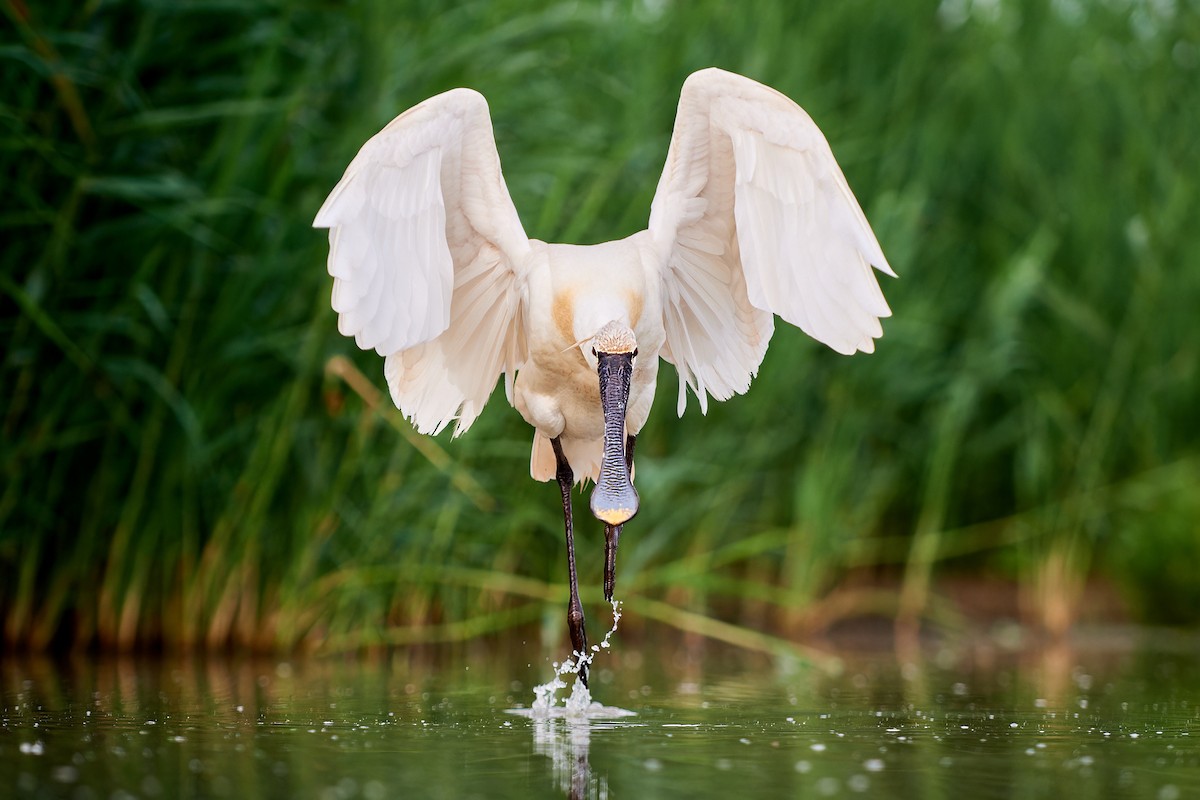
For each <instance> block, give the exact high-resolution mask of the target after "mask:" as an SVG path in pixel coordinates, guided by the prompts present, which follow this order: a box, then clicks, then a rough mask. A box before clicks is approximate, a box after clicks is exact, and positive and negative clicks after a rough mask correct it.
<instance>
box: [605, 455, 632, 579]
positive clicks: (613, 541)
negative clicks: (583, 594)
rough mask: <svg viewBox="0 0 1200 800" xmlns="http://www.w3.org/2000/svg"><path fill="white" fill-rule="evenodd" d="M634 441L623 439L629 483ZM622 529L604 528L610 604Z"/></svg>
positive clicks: (608, 526)
mask: <svg viewBox="0 0 1200 800" xmlns="http://www.w3.org/2000/svg"><path fill="white" fill-rule="evenodd" d="M636 441H637V436H635V435H634V434H632V433H631V434H629V435H628V436H626V437H625V472H627V473H628V474H629V479H630V482H632V481H633V445H634V443H635V442H636ZM623 527H625V526H624V525H607V524H606V525H605V526H604V599H605V600H607V601H608V602H610V603H611V602H612V599H613V585H614V584H615V583H616V577H617V545H618V544H619V543H620V541H621V528H623Z"/></svg>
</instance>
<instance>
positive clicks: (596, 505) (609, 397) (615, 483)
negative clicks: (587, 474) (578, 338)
mask: <svg viewBox="0 0 1200 800" xmlns="http://www.w3.org/2000/svg"><path fill="white" fill-rule="evenodd" d="M597 358H598V359H599V362H600V363H599V367H598V371H599V373H600V405H601V407H602V409H603V411H604V460H603V461H602V462H601V464H600V479H599V480H597V481H596V488H595V489H594V490H593V491H592V500H591V506H592V514H594V515H595V516H596V519H599V520H601V521H602V522H605V523H607V524H609V525H622V524H624V523H625V522H628V521H629V520H631V519H633V515H634V514H636V513H637V511H638V494H637V490H635V489H634V488H633V484H632V483H631V482H630V481H629V472H628V468H627V467H626V465H625V406H626V405H628V403H629V383H630V381H631V380H632V379H633V354H632V353H597Z"/></svg>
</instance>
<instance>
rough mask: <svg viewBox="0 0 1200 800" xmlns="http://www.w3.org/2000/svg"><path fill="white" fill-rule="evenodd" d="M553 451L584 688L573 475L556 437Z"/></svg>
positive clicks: (570, 621) (570, 613)
mask: <svg viewBox="0 0 1200 800" xmlns="http://www.w3.org/2000/svg"><path fill="white" fill-rule="evenodd" d="M550 446H551V447H553V448H554V458H555V459H556V460H557V462H558V468H557V470H556V471H555V477H556V478H558V488H559V490H560V491H561V492H562V504H563V522H564V523H565V525H566V529H567V574H568V576H569V579H570V583H571V599H570V600H569V601H568V602H567V629H568V630H569V631H570V632H571V648H572V649H573V650H574V651H575V652H576V653H578V654H579V655H578V656H576V657H577V658H579V680H581V681H583V685H584V687H587V685H588V670H587V663H586V662H585V661H583V657H585V656H586V655H587V632H586V631H585V630H584V628H583V606H582V605H580V603H579V579H578V578H577V577H576V574H575V533H574V531H573V529H572V526H571V486H572V484H573V483H574V482H575V475H574V473H573V472H572V471H571V465H570V464H568V463H567V457H566V456H564V455H563V450H562V443H561V442H560V441H559V440H558V437H557V436H555V437H554V438H553V439H551V440H550Z"/></svg>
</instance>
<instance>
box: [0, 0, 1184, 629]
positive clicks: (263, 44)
mask: <svg viewBox="0 0 1200 800" xmlns="http://www.w3.org/2000/svg"><path fill="white" fill-rule="evenodd" d="M0 7H2V8H3V10H4V12H5V16H6V21H5V22H4V24H3V28H0V30H3V34H2V35H3V38H2V39H0V87H2V88H0V92H2V94H0V101H2V102H0V160H2V161H3V173H2V174H3V175H4V176H5V181H4V189H5V191H4V193H3V199H2V200H0V236H2V238H3V248H2V250H0V336H2V339H3V342H4V347H3V357H2V362H0V426H2V430H3V439H2V449H0V468H2V470H3V486H2V488H0V608H3V616H4V619H3V622H4V626H5V627H4V635H5V638H6V641H7V642H8V645H9V646H10V647H29V648H34V649H42V648H48V647H52V646H71V645H76V646H79V645H100V646H104V647H120V648H128V647H138V646H163V647H166V648H189V647H200V646H210V647H224V646H229V645H234V646H241V647H256V648H291V647H297V646H299V647H305V648H308V647H323V648H325V649H327V650H333V651H336V650H339V649H346V648H357V647H362V646H370V645H375V644H384V643H405V642H419V641H435V640H447V639H451V640H454V639H469V638H471V637H474V636H477V635H479V634H483V633H487V632H489V631H496V630H501V629H505V628H507V627H508V626H511V625H514V624H519V623H539V622H540V624H541V625H542V626H543V628H544V629H545V630H546V631H547V634H546V635H547V636H550V637H558V636H561V635H562V632H563V629H565V626H564V625H562V617H563V616H564V615H563V604H565V597H566V589H565V575H566V569H565V548H564V545H563V543H562V535H561V519H560V515H559V513H558V502H557V489H556V487H554V486H553V485H546V484H537V483H534V482H533V481H531V480H530V479H529V477H528V472H527V467H528V448H529V443H530V439H531V431H530V430H529V429H528V427H527V426H526V425H525V424H524V423H523V422H522V421H521V419H520V417H519V415H518V414H517V413H516V412H515V411H513V410H512V409H510V408H508V407H507V405H506V404H505V403H504V400H503V394H502V392H501V393H497V396H496V397H494V398H493V402H492V403H491V404H490V405H489V407H488V409H487V411H486V413H485V414H484V415H483V417H482V418H481V420H480V421H479V422H477V423H476V425H475V426H474V428H472V430H471V431H470V433H469V434H468V435H466V436H465V437H463V438H461V439H458V440H453V441H452V440H451V439H450V438H449V436H448V435H446V436H442V437H439V438H437V439H426V438H424V437H419V436H417V435H416V434H414V433H413V432H412V431H411V429H410V428H409V427H408V425H407V423H405V422H404V421H403V420H402V419H401V418H400V416H399V414H398V412H396V411H395V410H394V409H391V408H389V407H388V406H389V405H390V404H388V403H387V402H386V394H385V395H384V402H383V403H382V404H379V403H375V401H376V400H377V399H378V398H377V397H375V396H374V392H377V391H378V390H380V389H381V388H382V387H383V379H382V360H381V359H379V358H378V357H377V356H375V355H374V354H373V353H369V354H368V353H359V352H358V351H357V350H356V348H355V347H354V345H353V343H352V342H351V341H349V340H344V339H342V338H341V337H339V336H338V334H337V332H336V321H335V317H334V314H333V312H332V311H331V310H330V309H329V307H328V295H329V290H330V286H331V281H330V279H329V278H328V276H327V275H326V274H325V271H324V259H325V254H326V242H325V234H324V232H322V231H314V230H312V229H311V228H310V227H309V225H310V223H311V220H312V217H313V216H314V214H315V212H316V210H317V208H318V207H319V205H320V203H321V201H322V200H323V198H324V196H325V194H326V193H327V192H328V191H329V189H330V188H332V186H333V185H334V183H335V182H336V181H337V179H338V177H339V176H340V174H341V172H342V170H343V169H344V168H345V166H346V164H347V163H348V162H349V161H350V159H351V158H352V157H353V155H354V153H355V152H356V150H357V148H358V147H359V145H361V143H362V142H363V141H365V140H366V139H367V138H368V137H369V136H370V135H372V134H373V133H374V132H375V131H377V130H378V129H379V128H380V127H382V126H383V125H384V124H385V123H386V122H387V121H388V120H390V119H391V118H392V117H393V116H395V115H396V114H398V113H399V112H401V111H403V110H404V109H405V108H407V107H409V106H411V105H413V104H415V103H417V102H419V101H420V100H422V99H424V98H426V97H428V96H430V95H433V94H435V93H437V92H440V91H443V90H445V89H449V88H451V87H454V86H461V85H465V86H471V87H473V88H476V89H478V90H480V91H481V92H483V94H484V95H485V96H486V97H487V98H488V100H489V102H490V105H491V108H492V115H493V121H494V125H495V129H496V139H497V144H498V146H499V149H500V154H501V159H502V161H503V165H504V168H505V173H506V176H507V180H508V185H509V188H510V190H511V192H512V195H513V198H514V200H515V202H516V205H517V208H518V210H519V211H520V213H521V217H522V220H523V222H524V224H525V227H526V230H527V231H528V232H529V234H530V235H531V236H534V237H536V238H540V239H545V240H550V241H570V242H581V243H588V242H596V241H604V240H608V239H615V238H619V237H623V236H626V235H628V234H630V233H632V232H634V231H636V230H639V229H641V228H642V227H644V226H645V222H646V218H647V216H648V213H649V204H650V199H651V196H652V193H653V191H654V188H655V185H656V183H657V179H658V174H659V171H660V170H661V167H662V162H663V159H664V157H665V153H666V148H667V142H668V138H669V135H670V129H671V123H672V120H673V117H674V107H675V103H676V101H677V98H678V92H679V87H680V85H681V84H682V82H683V79H684V78H685V77H686V76H687V75H688V74H689V73H690V72H692V71H693V70H695V69H699V68H702V67H706V66H710V65H717V66H721V67H724V68H726V69H729V70H733V71H736V72H740V73H743V74H746V75H749V76H751V77H753V78H756V79H758V80H761V81H763V82H765V83H767V84H769V85H771V86H774V87H776V88H778V89H779V90H781V91H783V92H784V93H785V94H787V95H789V96H791V97H792V98H793V99H795V100H796V101H797V102H799V103H800V104H801V105H803V106H804V107H805V108H806V109H807V110H808V112H809V113H810V114H811V116H812V117H813V118H814V119H815V120H816V121H817V123H818V124H819V125H820V126H821V127H822V129H823V130H824V131H825V133H826V135H827V137H828V139H829V141H830V143H831V145H832V147H833V150H834V153H835V154H836V156H837V157H838V159H839V161H840V163H841V164H842V167H843V169H844V171H845V173H846V176H847V178H848V180H849V182H850V185H851V186H852V187H853V189H854V191H855V193H856V194H857V196H858V198H859V199H860V201H861V202H862V205H863V207H864V209H865V210H866V213H867V216H868V218H869V219H870V220H871V222H872V225H873V226H874V228H875V231H876V233H877V235H878V237H879V239H880V242H881V244H882V246H883V249H884V252H885V253H886V254H887V256H888V258H889V260H890V262H891V264H892V266H893V267H894V268H895V269H896V271H897V272H898V273H899V274H900V276H901V278H900V280H898V281H897V280H891V279H888V278H883V279H882V281H883V288H884V291H885V294H886V295H887V297H888V300H889V302H890V304H891V306H892V308H893V310H894V317H893V318H892V319H890V320H886V321H885V325H884V330H885V335H884V338H883V339H882V340H881V341H880V342H879V343H878V349H877V352H876V354H875V355H872V356H862V355H860V356H857V357H854V358H844V357H841V356H838V355H836V354H834V353H833V352H832V351H829V350H827V349H825V348H823V347H821V346H820V345H818V344H816V343H815V342H812V341H811V340H809V339H807V338H806V337H805V336H804V335H803V334H801V333H800V332H799V331H796V330H794V329H791V328H788V327H787V326H786V325H782V324H781V325H780V326H779V328H778V330H777V333H776V335H775V338H774V340H773V342H772V345H771V348H770V350H769V352H768V354H767V357H766V360H765V362H764V363H763V365H762V368H761V374H760V376H759V377H758V379H757V380H756V381H755V383H754V384H753V386H752V387H751V390H750V392H749V393H748V394H747V395H746V396H745V397H738V398H735V399H733V400H731V401H730V402H728V403H724V404H715V405H714V406H713V407H711V408H710V411H709V413H708V415H707V417H702V416H700V415H699V413H698V412H697V411H696V405H695V403H694V402H693V403H692V405H691V408H692V411H691V413H689V414H688V415H687V416H685V417H684V418H683V419H682V420H678V419H676V417H675V413H674V406H675V403H674V399H675V392H676V385H675V380H674V375H673V370H672V369H670V368H666V369H665V370H664V371H663V376H662V379H661V380H660V387H659V392H660V395H661V396H660V397H659V399H658V403H657V404H656V408H655V411H654V412H653V414H652V416H651V419H650V422H649V424H648V425H647V428H646V429H645V431H644V432H643V435H642V436H641V437H640V438H639V446H638V465H637V466H638V485H639V490H640V492H641V495H642V499H643V503H642V511H641V513H640V515H639V516H638V518H637V519H636V520H635V521H634V522H633V523H631V524H630V525H629V526H628V528H627V531H626V533H625V535H624V537H623V538H622V542H623V545H622V552H621V562H620V564H619V578H618V581H619V582H618V596H623V597H626V598H627V599H630V600H631V601H638V600H640V602H641V605H638V606H636V607H637V608H639V609H641V611H640V616H642V617H644V618H651V617H652V618H657V619H658V620H659V621H662V622H665V623H668V624H671V625H675V626H676V627H681V628H684V629H688V630H695V631H700V632H710V633H712V632H715V633H717V634H720V635H723V636H725V638H731V639H736V638H737V637H738V636H742V635H744V636H747V637H753V636H754V635H756V633H755V632H758V633H761V635H762V636H763V637H764V639H763V640H764V641H765V640H766V637H768V636H771V635H778V636H781V637H785V638H787V637H798V636H805V635H813V634H816V633H820V632H822V631H826V630H828V629H829V628H830V626H832V625H834V624H835V623H836V622H837V621H838V620H841V619H843V618H845V617H853V616H861V615H864V614H871V615H881V616H882V617H883V618H885V619H891V618H896V619H899V620H900V621H901V622H903V623H907V624H909V625H913V624H915V623H916V622H917V621H919V620H925V621H927V622H929V623H931V624H934V625H936V626H940V627H941V628H942V629H944V630H948V631H954V630H963V629H966V628H969V627H970V626H971V625H972V624H975V623H973V622H972V621H971V618H970V615H969V614H968V613H967V611H966V610H965V609H964V606H963V603H962V602H961V599H962V598H961V594H962V593H961V590H959V591H957V592H956V591H955V590H954V588H953V587H954V586H962V585H964V584H966V585H969V586H974V587H976V588H978V587H983V590H984V593H985V594H989V593H990V594H993V595H995V596H996V597H998V598H1002V601H1001V600H998V601H997V603H998V605H999V606H1000V610H999V611H997V612H995V614H993V616H997V617H1003V618H1013V619H1020V620H1023V621H1024V622H1026V623H1028V624H1029V625H1030V626H1032V627H1033V628H1041V629H1045V630H1048V631H1049V632H1051V633H1062V632H1064V631H1066V630H1068V629H1069V628H1070V627H1071V626H1072V625H1073V624H1074V623H1075V622H1077V621H1081V620H1082V621H1088V620H1089V619H1093V618H1094V617H1097V616H1100V617H1104V618H1107V619H1113V618H1115V619H1125V618H1131V619H1134V620H1137V621H1141V622H1145V623H1154V624H1158V623H1174V624H1194V623H1195V622H1196V620H1197V618H1198V616H1200V581H1197V580H1196V566H1197V565H1198V564H1200V491H1197V489H1196V487H1197V485H1200V440H1198V433H1200V413H1198V412H1197V409H1198V408H1200V403H1198V400H1200V391H1198V388H1200V377H1198V374H1197V364H1198V363H1200V336H1198V335H1197V326H1196V319H1197V310H1198V309H1200V265H1198V264H1197V260H1198V259H1200V225H1198V224H1197V209H1198V208H1200V189H1198V188H1197V180H1198V179H1200V166H1198V165H1200V135H1198V133H1197V132H1198V131H1200V4H1198V3H1196V2H1195V1H1194V0H1192V1H1190V2H1189V1H1188V0H1180V1H1179V2H1175V3H1149V2H1122V1H1121V0H1114V2H1109V3H1103V4H1101V3H1088V2H1078V0H1059V1H1058V2H1035V1H1034V0H1019V1H1017V2H1008V1H1005V2H1000V0H991V2H970V1H969V0H945V1H944V2H940V3H939V2H919V1H918V0H904V1H903V2H897V3H867V2H859V1H857V0H851V1H850V2H845V3H829V2H824V3H822V2H797V3H782V2H781V3H765V2H744V3H728V2H686V3H685V2H667V1H666V0H656V1H655V2H650V0H645V1H644V2H624V1H621V2H617V1H614V2H602V3H583V2H579V3H574V2H562V3H549V4H546V3H543V4H537V3H528V2H518V1H517V0H498V2H490V3H489V2H477V3H460V4H450V3H443V2H382V1H381V0H376V1H375V2H372V1H371V0H364V1H363V2H352V3H320V2H284V1H283V0H279V1H277V2H261V3H251V2H173V1H172V2H168V1H167V0H162V1H161V2H89V3H74V2H71V3H68V2H49V3H27V2H24V1H23V0H3V3H2V4H0ZM361 376H365V378H363V377H361ZM372 387H373V388H372ZM580 508H581V509H582V506H581V505H580ZM579 527H580V528H581V532H580V535H579V537H578V539H577V547H578V548H579V553H580V556H579V557H580V571H581V575H580V579H581V583H582V584H584V599H585V602H587V603H589V604H590V605H589V607H590V608H596V605H595V604H596V603H598V602H599V600H600V592H599V582H600V569H601V564H602V555H601V554H602V537H601V535H600V532H599V530H598V529H595V528H598V525H596V526H593V525H589V524H588V523H587V521H586V519H585V518H582V516H581V522H580V525H579ZM1097 597H1098V598H1101V600H1100V601H1097V600H1096V599H1095V598H1097ZM1004 598H1006V599H1004ZM547 601H552V602H547ZM627 619H628V617H627ZM630 623H631V624H633V625H634V628H633V630H634V631H636V623H633V621H632V620H630ZM726 623H731V624H732V626H736V627H731V626H730V625H727V624H726Z"/></svg>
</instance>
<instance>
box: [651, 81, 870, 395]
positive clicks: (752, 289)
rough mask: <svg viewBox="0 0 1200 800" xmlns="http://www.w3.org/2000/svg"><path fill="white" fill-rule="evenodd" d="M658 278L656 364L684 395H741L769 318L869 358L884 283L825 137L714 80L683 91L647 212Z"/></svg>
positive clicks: (773, 103)
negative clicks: (665, 367) (675, 375)
mask: <svg viewBox="0 0 1200 800" xmlns="http://www.w3.org/2000/svg"><path fill="white" fill-rule="evenodd" d="M649 227H650V233H651V237H652V239H653V241H654V245H655V247H656V249H657V251H658V256H659V258H660V261H661V263H662V264H663V265H664V266H663V325H664V328H665V330H666V336H667V344H666V347H665V348H664V350H663V357H664V358H666V359H667V360H668V361H670V362H671V363H673V364H674V365H675V367H676V369H678V370H679V375H680V381H679V413H680V414H682V413H683V410H684V407H685V402H686V399H685V398H686V395H685V389H684V386H685V384H686V385H690V386H691V387H692V390H693V391H694V392H695V393H696V396H697V397H698V399H699V400H700V407H701V410H707V395H708V394H712V395H713V397H715V398H716V399H718V400H725V399H728V398H729V397H731V396H732V395H733V394H735V393H736V394H741V393H742V392H745V391H746V390H747V389H748V388H749V386H750V379H751V378H752V377H753V376H754V374H755V373H756V372H757V371H758V366H759V364H761V363H762V358H763V354H764V353H765V352H766V349H767V343H768V342H769V341H770V338H771V334H772V332H773V330H774V323H773V317H772V314H773V313H774V314H778V315H779V316H780V317H782V318H783V319H784V320H786V321H787V322H790V323H792V324H793V325H796V326H797V327H799V328H800V329H801V330H803V331H804V332H805V333H807V334H809V335H810V336H812V337H813V338H814V339H817V340H818V341H820V342H823V343H824V344H827V345H828V346H830V347H831V348H833V349H834V350H836V351H838V352H839V353H847V354H849V353H853V352H855V351H856V350H861V351H864V352H868V353H869V352H872V351H873V350H874V339H875V338H878V337H879V336H881V335H882V334H883V331H882V328H881V327H880V325H879V318H880V317H886V316H888V315H890V314H891V311H890V310H889V309H888V306H887V303H886V302H885V301H884V299H883V293H882V292H881V291H880V290H879V284H878V283H877V282H876V281H875V276H874V275H873V274H872V272H871V265H874V266H875V267H876V268H877V269H879V270H881V271H883V272H886V273H888V274H889V275H893V274H894V273H893V272H892V271H891V269H890V268H889V267H888V264H887V261H886V260H885V259H884V257H883V252H882V251H881V250H880V247H879V244H878V242H877V241H876V240H875V235H874V234H873V233H872V232H871V228H870V226H869V225H868V224H867V220H866V217H865V216H864V215H863V212H862V210H861V209H860V208H859V206H858V203H857V202H856V201H855V199H854V195H853V194H852V193H851V192H850V187H849V186H848V185H847V184H846V179H845V178H844V177H843V176H842V171H841V169H840V168H839V167H838V165H837V162H836V161H835V160H834V157H833V153H832V152H831V151H830V149H829V144H828V143H827V142H826V141H825V137H824V136H823V135H822V134H821V131H820V130H819V129H818V128H817V126H816V124H815V123H814V122H813V121H812V119H810V118H809V116H808V115H807V114H806V113H804V111H803V109H801V108H800V107H799V106H798V105H796V104H795V103H793V102H792V101H791V100H790V99H788V98H787V97H785V96H784V95H782V94H780V93H779V92H777V91H775V90H774V89H771V88H769V87H766V86H763V85H762V84H760V83H757V82H755V81H753V80H750V79H749V78H744V77H742V76H740V75H735V74H733V73H729V72H725V71H723V70H719V69H715V68H714V69H706V70H702V71H700V72H696V73H694V74H692V75H691V76H690V77H689V78H688V79H687V81H685V82H684V85H683V91H682V93H681V95H680V98H679V111H678V115H677V116H676V118H675V130H674V132H673V134H672V136H671V147H670V150H669V152H668V153H667V163H666V166H665V167H664V169H663V174H662V177H661V179H660V180H659V183H658V190H657V192H656V194H655V196H654V204H653V206H652V207H651V211H650V226H649Z"/></svg>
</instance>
